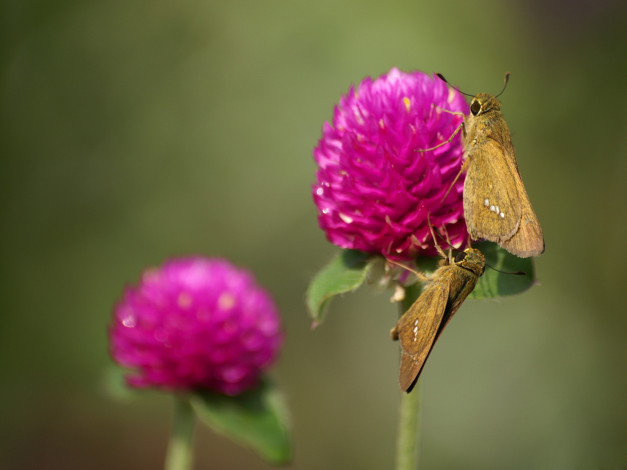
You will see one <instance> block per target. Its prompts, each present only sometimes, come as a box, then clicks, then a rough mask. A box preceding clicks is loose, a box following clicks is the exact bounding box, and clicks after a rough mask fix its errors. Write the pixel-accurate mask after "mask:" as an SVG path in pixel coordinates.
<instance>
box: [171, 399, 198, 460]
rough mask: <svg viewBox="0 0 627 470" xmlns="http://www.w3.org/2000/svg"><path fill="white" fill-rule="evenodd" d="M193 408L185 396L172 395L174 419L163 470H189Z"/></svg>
mask: <svg viewBox="0 0 627 470" xmlns="http://www.w3.org/2000/svg"><path fill="white" fill-rule="evenodd" d="M194 417H195V415H194V410H193V409H192V406H191V405H190V403H189V401H188V400H187V399H186V398H185V397H181V396H177V395H174V419H173V422H172V433H171V434H170V443H169V444H168V454H167V456H166V459H165V470H191V468H192V457H193V448H192V438H193V435H194Z"/></svg>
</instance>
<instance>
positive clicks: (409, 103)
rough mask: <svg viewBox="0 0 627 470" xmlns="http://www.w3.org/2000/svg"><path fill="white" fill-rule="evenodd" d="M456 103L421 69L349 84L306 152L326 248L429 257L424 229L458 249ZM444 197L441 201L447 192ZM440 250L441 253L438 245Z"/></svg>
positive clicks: (454, 95) (455, 95) (461, 103)
mask: <svg viewBox="0 0 627 470" xmlns="http://www.w3.org/2000/svg"><path fill="white" fill-rule="evenodd" d="M447 111H451V112H457V113H459V112H461V113H464V114H467V113H468V104H467V103H466V101H465V100H464V97H463V96H462V95H461V94H460V93H459V92H457V91H456V90H454V89H450V88H449V87H448V86H447V85H446V84H445V83H444V82H443V81H442V80H440V79H438V78H433V77H431V76H430V75H426V74H424V73H422V72H412V73H403V72H401V71H399V70H397V69H395V68H394V69H392V70H390V72H389V73H388V74H387V75H383V76H382V77H380V78H378V79H376V80H372V79H370V78H366V79H365V80H363V81H362V82H361V83H360V84H359V86H358V87H357V89H356V90H355V89H354V88H352V87H351V89H350V90H349V92H348V94H347V95H346V96H343V97H342V98H341V100H340V103H339V105H338V106H336V107H335V112H334V116H333V123H332V124H329V123H325V124H324V128H323V131H322V139H321V140H320V142H319V143H318V146H317V147H316V148H315V149H314V158H315V160H316V163H317V164H318V171H317V174H316V176H317V182H316V183H315V184H314V185H313V198H314V202H315V204H316V206H317V207H318V222H319V224H320V227H321V228H322V229H323V230H324V231H325V232H326V235H327V238H328V239H329V241H331V242H332V243H334V244H336V245H338V246H340V247H342V248H352V249H357V250H362V251H367V252H372V253H379V254H382V255H384V256H386V257H389V258H393V259H409V258H412V257H414V256H416V255H417V254H427V255H433V254H435V252H436V250H435V248H434V242H433V239H432V237H431V234H430V230H429V224H430V225H431V226H433V227H436V228H439V229H442V230H441V231H445V232H446V233H447V234H448V237H449V239H450V240H451V244H452V245H454V246H455V247H459V246H460V245H461V244H462V242H463V241H465V240H466V239H467V229H466V225H465V222H464V215H463V205H462V190H463V180H464V178H463V175H462V177H460V178H459V179H458V180H457V182H456V183H455V185H454V186H453V187H452V189H451V185H452V184H453V181H454V179H455V177H456V176H457V174H458V173H459V171H460V169H461V165H462V157H463V149H462V144H461V136H460V135H459V134H458V135H457V136H455V138H454V139H453V140H452V141H451V142H449V143H445V144H444V145H442V146H440V147H438V148H436V149H434V150H430V151H426V152H423V151H421V150H425V149H430V148H433V147H435V146H437V145H439V144H442V143H443V142H446V141H447V140H448V139H449V138H450V137H451V136H452V135H453V133H454V132H455V131H456V130H457V128H458V127H459V126H460V124H461V122H462V117H461V115H459V114H452V113H451V112H447ZM449 189H451V191H450V193H449V194H448V196H447V197H446V199H444V201H442V199H443V198H444V195H445V194H446V192H447V191H448V190H449ZM438 244H440V246H442V247H446V243H445V242H444V241H442V242H441V241H440V240H438Z"/></svg>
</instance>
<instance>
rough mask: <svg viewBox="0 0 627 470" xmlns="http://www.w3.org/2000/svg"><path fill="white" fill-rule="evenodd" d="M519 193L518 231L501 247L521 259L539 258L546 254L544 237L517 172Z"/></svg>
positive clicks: (502, 242) (502, 243)
mask: <svg viewBox="0 0 627 470" xmlns="http://www.w3.org/2000/svg"><path fill="white" fill-rule="evenodd" d="M516 176H517V184H519V185H520V186H519V188H518V190H519V193H520V194H521V200H520V202H521V206H522V211H521V217H520V226H519V227H518V231H517V232H516V233H515V234H514V236H513V237H511V238H510V239H508V240H503V241H501V242H500V245H501V246H502V247H503V248H505V249H506V250H507V251H509V252H510V253H514V254H515V255H516V256H519V257H521V258H528V257H530V256H538V255H539V254H541V253H543V252H544V235H543V234H542V228H541V227H540V222H539V221H538V217H537V216H536V213H535V212H534V211H533V207H531V202H530V201H529V196H527V191H525V187H524V186H523V183H522V179H521V178H520V175H519V174H518V172H516Z"/></svg>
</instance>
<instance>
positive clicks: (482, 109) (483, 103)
mask: <svg viewBox="0 0 627 470" xmlns="http://www.w3.org/2000/svg"><path fill="white" fill-rule="evenodd" d="M500 110H501V102H500V101H499V100H497V99H496V98H495V97H494V96H492V95H489V94H488V93H479V94H478V95H475V97H474V98H473V99H472V101H471V102H470V112H471V113H472V115H473V116H479V115H481V114H486V113H489V112H491V111H500Z"/></svg>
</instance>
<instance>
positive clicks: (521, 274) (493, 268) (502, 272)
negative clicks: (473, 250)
mask: <svg viewBox="0 0 627 470" xmlns="http://www.w3.org/2000/svg"><path fill="white" fill-rule="evenodd" d="M485 265H486V266H487V267H488V268H490V269H492V270H493V271H496V272H497V273H501V274H513V275H514V276H526V275H527V273H526V272H525V271H516V272H515V273H513V272H509V271H501V270H500V269H496V268H495V267H493V266H490V265H489V264H488V263H486V264H485Z"/></svg>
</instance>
